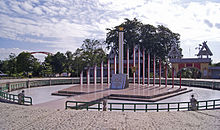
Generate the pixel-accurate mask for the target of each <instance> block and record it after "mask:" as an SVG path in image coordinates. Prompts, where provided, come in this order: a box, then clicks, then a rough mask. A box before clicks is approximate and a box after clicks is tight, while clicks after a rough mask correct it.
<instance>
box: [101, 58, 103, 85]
mask: <svg viewBox="0 0 220 130" xmlns="http://www.w3.org/2000/svg"><path fill="white" fill-rule="evenodd" d="M101 84H103V61H102V62H101Z"/></svg>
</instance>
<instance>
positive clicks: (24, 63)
mask: <svg viewBox="0 0 220 130" xmlns="http://www.w3.org/2000/svg"><path fill="white" fill-rule="evenodd" d="M16 60H17V72H18V73H24V75H25V76H28V73H33V72H35V73H36V72H37V70H38V68H39V65H40V63H39V62H38V59H36V58H35V57H34V56H33V55H31V54H30V53H27V52H21V53H20V54H19V55H18V56H17V57H16ZM36 75H37V74H36Z"/></svg>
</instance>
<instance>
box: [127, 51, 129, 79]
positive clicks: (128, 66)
mask: <svg viewBox="0 0 220 130" xmlns="http://www.w3.org/2000/svg"><path fill="white" fill-rule="evenodd" d="M127 76H128V80H129V48H127Z"/></svg>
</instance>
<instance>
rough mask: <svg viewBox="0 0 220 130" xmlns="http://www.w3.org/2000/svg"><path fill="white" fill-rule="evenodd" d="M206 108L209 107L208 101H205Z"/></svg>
mask: <svg viewBox="0 0 220 130" xmlns="http://www.w3.org/2000/svg"><path fill="white" fill-rule="evenodd" d="M205 108H206V109H208V101H206V102H205Z"/></svg>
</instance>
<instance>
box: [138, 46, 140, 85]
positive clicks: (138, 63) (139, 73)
mask: <svg viewBox="0 0 220 130" xmlns="http://www.w3.org/2000/svg"><path fill="white" fill-rule="evenodd" d="M140 62H141V53H140V47H138V84H140V75H141V64H140Z"/></svg>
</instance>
